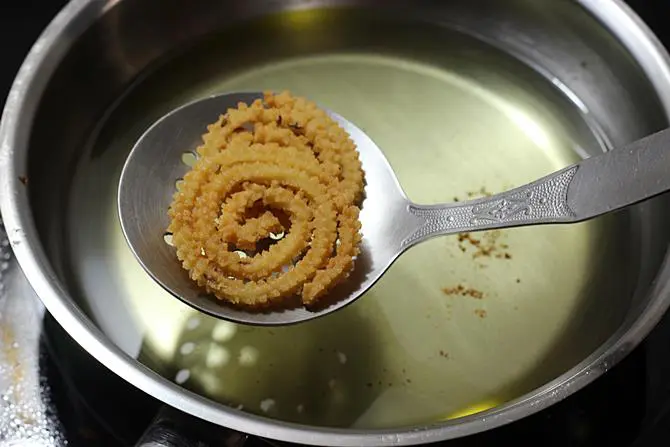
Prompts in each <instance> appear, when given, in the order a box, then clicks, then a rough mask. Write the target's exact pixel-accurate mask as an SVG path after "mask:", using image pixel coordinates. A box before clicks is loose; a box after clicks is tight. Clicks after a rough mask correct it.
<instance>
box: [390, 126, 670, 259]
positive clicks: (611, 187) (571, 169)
mask: <svg viewBox="0 0 670 447" xmlns="http://www.w3.org/2000/svg"><path fill="white" fill-rule="evenodd" d="M668 190H670V129H666V130H662V131H660V132H658V133H655V134H652V135H650V136H648V137H645V138H643V139H641V140H637V141H635V142H633V143H631V144H629V145H628V146H625V147H622V148H619V149H615V150H612V151H609V152H606V153H603V154H601V155H597V156H594V157H591V158H588V159H586V160H583V161H581V162H579V163H577V164H574V165H571V166H568V167H567V168H564V169H561V170H560V171H557V172H554V173H552V174H550V175H548V176H546V177H542V178H541V179H539V180H536V181H534V182H532V183H529V184H527V185H524V186H521V187H518V188H515V189H512V190H510V191H506V192H503V193H500V194H496V195H493V196H490V197H485V198H481V199H476V200H471V201H467V202H459V203H450V204H443V205H415V204H410V205H409V209H408V211H409V213H410V214H412V215H414V216H415V217H417V218H418V220H417V222H418V226H417V227H416V228H415V230H414V231H413V232H411V233H410V235H409V236H408V237H407V238H406V239H405V240H404V241H403V242H402V247H403V248H407V247H409V246H411V245H415V244H417V243H419V242H421V241H423V240H425V239H428V238H431V237H434V236H438V235H445V234H453V233H461V232H470V231H480V230H489V229H495V228H507V227H520V226H526V225H540V224H557V223H570V222H579V221H583V220H587V219H591V218H593V217H596V216H600V215H602V214H606V213H609V212H612V211H616V210H618V209H621V208H624V207H626V206H629V205H633V204H635V203H638V202H640V201H643V200H647V199H650V198H652V197H655V196H657V195H659V194H662V193H664V192H666V191H668Z"/></svg>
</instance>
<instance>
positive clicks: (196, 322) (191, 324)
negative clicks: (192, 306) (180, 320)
mask: <svg viewBox="0 0 670 447" xmlns="http://www.w3.org/2000/svg"><path fill="white" fill-rule="evenodd" d="M198 326H200V318H198V317H191V318H189V319H188V321H187V322H186V329H188V330H189V331H192V330H193V329H195V328H197V327H198Z"/></svg>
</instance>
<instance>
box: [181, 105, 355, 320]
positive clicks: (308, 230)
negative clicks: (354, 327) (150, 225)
mask: <svg viewBox="0 0 670 447" xmlns="http://www.w3.org/2000/svg"><path fill="white" fill-rule="evenodd" d="M197 152H198V160H197V162H196V163H195V164H194V165H193V167H192V169H191V170H190V171H189V172H188V173H187V174H186V175H185V176H184V179H183V181H182V182H180V185H179V188H178V190H177V192H176V193H175V195H174V198H173V202H172V204H171V206H170V209H169V216H170V219H171V222H170V226H169V227H168V231H169V232H170V233H172V235H173V236H172V243H173V245H174V246H175V248H176V250H177V257H178V258H179V260H180V261H181V262H182V266H183V267H184V269H186V270H187V271H188V272H189V276H190V277H191V279H192V280H193V281H195V282H196V283H197V284H198V285H200V286H201V287H203V288H204V289H205V290H206V291H207V292H208V293H211V294H213V295H215V296H216V297H217V298H219V299H222V300H226V301H228V302H230V303H233V304H238V305H243V306H245V307H251V308H261V307H265V306H267V305H271V304H272V305H276V304H281V303H283V302H285V299H286V298H289V297H291V296H296V295H298V296H300V298H301V300H302V303H303V304H304V305H305V306H306V307H309V306H310V305H313V304H314V303H316V302H317V301H318V300H319V298H321V297H323V296H324V295H325V294H326V292H328V291H329V290H331V289H332V288H333V287H334V286H335V285H337V284H338V283H340V282H341V281H342V280H344V279H345V278H346V277H347V276H348V275H349V273H350V272H351V270H352V268H353V264H354V260H355V258H356V256H357V255H358V254H359V245H360V241H361V236H360V228H361V224H360V221H359V219H358V216H359V212H360V209H359V206H358V203H359V201H360V200H361V196H362V193H363V182H364V178H363V170H362V168H361V163H360V160H359V158H358V152H357V151H356V146H355V144H354V142H353V141H352V140H351V138H350V137H349V135H348V134H347V133H346V131H345V130H344V129H342V128H341V127H340V126H339V125H338V124H337V123H336V122H335V121H334V120H333V119H332V118H330V116H328V114H327V113H326V112H325V111H323V110H321V109H319V108H318V107H317V106H316V104H314V103H313V102H310V101H308V100H306V99H305V98H301V97H294V96H292V95H291V94H290V93H288V92H283V93H281V94H277V95H275V94H272V93H265V95H264V99H263V100H260V99H259V100H256V101H254V102H253V103H252V104H250V105H247V104H244V103H240V104H238V107H237V108H236V109H229V110H227V111H226V113H225V114H224V115H221V117H220V118H219V120H218V121H217V122H215V123H213V124H210V125H209V126H208V127H207V133H205V134H204V135H203V144H202V145H201V146H200V147H198V149H197Z"/></svg>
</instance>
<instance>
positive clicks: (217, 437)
mask: <svg viewBox="0 0 670 447" xmlns="http://www.w3.org/2000/svg"><path fill="white" fill-rule="evenodd" d="M246 441H247V435H244V434H242V433H238V432H235V431H232V430H226V429H224V428H222V427H215V426H212V425H211V424H208V423H207V422H204V421H201V420H199V419H195V418H193V417H191V416H188V415H186V414H184V413H181V412H178V411H177V410H174V409H172V408H170V407H163V408H162V409H161V411H160V412H159V413H158V415H157V416H156V418H155V419H154V421H153V423H152V424H151V426H150V427H149V428H148V429H147V430H146V431H145V432H144V434H143V435H142V437H141V438H140V440H139V441H138V442H137V443H136V444H135V445H136V447H242V446H243V445H244V444H245V443H246Z"/></svg>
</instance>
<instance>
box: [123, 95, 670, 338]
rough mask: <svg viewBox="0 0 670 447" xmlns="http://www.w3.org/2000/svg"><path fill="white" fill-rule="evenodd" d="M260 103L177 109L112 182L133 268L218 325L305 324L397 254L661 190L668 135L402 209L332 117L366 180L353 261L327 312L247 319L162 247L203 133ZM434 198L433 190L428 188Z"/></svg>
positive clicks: (215, 102)
mask: <svg viewBox="0 0 670 447" xmlns="http://www.w3.org/2000/svg"><path fill="white" fill-rule="evenodd" d="M256 99H262V94H261V93H225V94H222V95H218V96H213V97H209V98H206V99H203V100H200V101H196V102H194V103H190V104H187V105H185V106H182V107H180V108H178V109H176V110H174V111H172V112H170V113H169V114H167V115H166V116H164V117H162V118H161V119H159V120H158V121H157V122H156V123H155V124H153V125H152V126H151V127H150V128H149V129H148V130H147V131H146V132H145V133H144V134H143V135H142V136H141V137H140V139H139V140H138V141H137V143H136V144H135V145H134V146H133V149H132V150H131V151H130V154H129V155H128V158H127V160H126V162H125V163H124V166H123V170H122V171H121V176H120V179H119V192H118V207H119V219H120V222H121V228H122V229H123V233H124V236H125V237H126V240H127V241H128V243H129V245H130V248H131V249H132V251H133V253H134V254H135V256H136V257H137V258H138V261H139V262H140V263H141V264H142V267H144V269H145V270H146V271H147V273H149V274H150V275H151V276H152V277H153V278H154V279H155V280H156V281H157V282H158V283H159V284H161V285H162V286H163V287H164V288H165V289H166V290H167V291H169V292H170V293H172V294H173V295H174V296H175V297H177V298H179V299H180V300H182V301H183V302H185V303H186V304H189V305H191V306H193V307H194V308H196V309H198V310H201V311H203V312H205V313H207V314H209V315H212V316H215V317H218V318H222V319H225V320H229V321H233V322H237V323H245V324H258V325H268V326H270V325H284V324H293V323H298V322H303V321H309V320H311V319H314V318H318V317H321V316H324V315H327V314H329V313H331V312H334V311H336V310H338V309H341V308H342V307H343V306H345V305H347V304H350V303H352V302H353V301H355V300H356V299H357V298H359V297H360V296H361V295H362V294H364V293H365V292H366V291H367V290H368V289H369V288H370V287H372V286H373V285H374V284H375V283H376V282H377V280H378V279H379V278H380V277H381V276H382V275H383V274H384V273H385V272H386V270H387V269H388V268H389V267H390V266H391V264H392V263H393V262H394V261H395V260H396V258H397V257H398V256H400V255H401V254H402V253H403V252H405V251H406V250H408V249H410V248H411V247H412V246H414V245H416V244H419V243H421V242H424V241H426V240H428V239H431V238H433V237H435V236H440V235H449V234H456V233H464V232H477V231H484V230H493V229H501V228H512V227H520V226H529V225H546V224H558V223H575V222H582V221H584V220H587V219H591V218H593V217H597V216H600V215H602V214H605V213H609V212H613V211H618V210H620V209H622V208H624V207H627V206H630V205H635V204H637V203H639V202H641V201H644V200H648V199H652V198H654V197H656V196H657V195H659V194H662V193H664V192H667V190H668V189H670V175H668V174H670V172H668V171H669V170H670V168H669V166H670V150H668V148H670V131H668V130H664V131H661V132H659V133H657V134H654V135H651V136H649V137H646V138H644V139H642V140H639V141H636V142H634V143H632V144H630V145H628V146H627V147H625V148H616V149H614V150H613V151H609V152H605V153H603V154H600V155H597V156H594V157H591V158H589V159H588V160H585V161H582V162H580V163H576V164H573V165H571V166H568V167H567V168H564V169H562V170H560V171H558V172H555V173H552V174H549V175H547V176H545V177H543V178H541V179H538V180H535V181H533V182H532V183H530V184H527V185H523V186H519V187H517V188H515V189H513V190H510V191H506V192H502V193H499V194H494V195H491V196H490V197H484V198H480V199H475V200H466V201H465V202H464V203H459V204H454V203H449V204H440V205H431V206H422V205H418V204H415V203H411V202H410V201H409V200H407V198H406V197H405V194H404V192H403V191H402V188H401V186H400V185H399V184H398V181H397V179H396V176H395V174H394V172H393V169H392V168H391V166H390V165H389V163H388V161H387V160H386V158H385V157H384V154H383V152H382V151H381V150H380V149H379V148H378V147H377V146H376V145H375V144H374V142H373V141H372V140H370V139H369V138H368V137H367V136H366V135H365V133H363V132H362V131H361V130H360V129H359V128H357V127H356V126H355V125H354V124H353V123H351V122H349V121H347V120H346V119H345V118H343V117H341V116H339V115H336V114H333V113H332V112H331V116H333V118H334V119H336V120H337V121H338V122H339V124H340V126H342V128H344V129H346V130H347V132H348V133H349V135H350V136H351V138H352V139H353V140H354V142H355V143H356V147H357V150H358V152H359V154H360V159H361V162H362V165H363V170H364V171H365V173H366V187H365V200H364V201H363V204H362V210H361V216H360V220H361V225H362V228H361V233H362V236H363V239H362V253H361V256H359V258H358V260H357V265H356V268H355V270H354V272H353V274H352V275H351V277H350V278H349V279H348V280H347V283H346V284H345V285H344V289H342V288H338V289H336V290H335V291H334V293H337V294H338V295H339V296H338V298H337V299H336V301H334V304H332V305H330V306H327V307H323V308H320V309H318V310H311V311H310V310H306V309H287V310H282V311H270V312H250V311H246V310H241V309H235V308H233V307H231V306H226V305H225V303H223V302H221V301H220V300H217V299H216V298H214V297H212V296H208V295H207V294H206V293H204V292H203V291H202V290H201V289H200V288H199V287H197V285H196V284H194V283H193V281H192V280H191V279H190V278H189V277H188V274H187V273H186V271H185V270H184V269H183V268H182V267H181V265H180V262H179V261H178V260H177V257H176V254H175V249H174V247H172V246H171V245H170V244H168V243H166V241H165V240H164V234H165V229H166V228H168V225H169V221H168V216H167V211H166V210H167V209H168V208H169V206H170V203H171V201H172V197H173V194H174V192H175V186H174V183H175V182H176V181H177V180H178V179H180V178H182V177H183V176H184V175H185V174H186V172H187V171H188V167H189V166H188V165H187V164H186V163H184V161H183V156H184V155H185V154H194V153H196V149H197V147H198V145H199V144H200V140H201V136H202V135H203V134H204V133H205V132H206V126H207V123H211V122H214V121H216V119H217V117H218V116H219V115H220V114H221V113H223V111H225V110H228V109H230V108H235V107H236V105H237V104H239V103H246V104H251V103H252V102H253V101H254V100H256ZM433 187H435V188H440V185H439V184H434V186H433Z"/></svg>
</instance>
